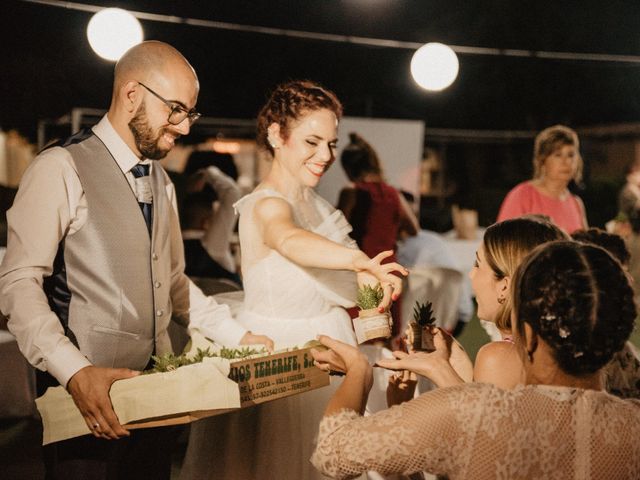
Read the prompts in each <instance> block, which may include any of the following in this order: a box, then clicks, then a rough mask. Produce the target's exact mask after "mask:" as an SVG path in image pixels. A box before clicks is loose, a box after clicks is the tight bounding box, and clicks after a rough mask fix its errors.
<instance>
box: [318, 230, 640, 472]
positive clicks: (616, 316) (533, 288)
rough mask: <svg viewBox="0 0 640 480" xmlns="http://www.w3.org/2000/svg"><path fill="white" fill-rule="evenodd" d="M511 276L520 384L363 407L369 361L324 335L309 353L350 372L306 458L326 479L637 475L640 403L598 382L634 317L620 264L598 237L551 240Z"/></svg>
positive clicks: (472, 387)
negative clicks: (370, 411) (370, 473)
mask: <svg viewBox="0 0 640 480" xmlns="http://www.w3.org/2000/svg"><path fill="white" fill-rule="evenodd" d="M513 283H514V286H513V288H512V301H513V312H514V322H513V334H514V337H515V339H516V344H517V345H519V346H520V351H521V355H522V361H523V362H524V366H525V383H526V385H524V386H520V387H517V388H515V389H513V390H502V389H500V388H497V387H496V386H494V385H491V384H483V383H473V384H465V385H459V386H454V387H449V388H440V389H437V390H434V391H431V392H429V393H426V394H424V395H422V396H420V397H418V398H416V399H413V400H410V401H408V402H405V403H402V404H401V405H397V406H395V407H392V408H390V409H389V410H386V411H383V412H379V413H377V414H375V415H372V416H369V417H361V413H362V408H363V405H364V403H365V402H366V398H367V395H368V392H369V389H370V387H371V376H372V372H371V367H370V366H369V364H368V363H367V361H366V358H364V356H363V355H362V354H361V353H360V352H359V351H358V350H356V349H354V348H352V347H351V346H349V345H346V344H344V343H342V342H339V341H337V340H333V339H330V338H327V337H321V339H320V341H321V342H322V343H323V344H325V345H326V346H328V347H329V348H331V350H330V351H327V352H315V353H314V357H315V359H316V362H317V363H318V364H319V365H320V366H321V367H322V368H329V367H331V368H332V369H334V370H336V369H340V370H342V371H345V372H346V376H345V379H344V381H343V383H342V385H341V386H340V388H339V389H338V391H337V392H336V394H335V395H334V396H333V398H332V399H331V401H330V402H329V405H328V406H327V409H326V411H325V417H324V419H323V420H322V423H321V425H320V435H319V438H318V445H317V448H316V451H315V452H314V455H313V457H312V462H313V463H314V465H315V466H316V467H317V468H318V469H320V470H321V471H322V472H323V473H325V474H326V475H329V476H332V477H334V478H351V477H352V476H354V475H357V474H359V473H360V472H362V471H366V470H376V471H378V472H380V473H382V474H391V473H403V474H410V473H414V472H419V471H428V472H432V473H437V474H443V475H447V476H448V478H451V479H458V478H460V479H463V478H465V479H466V478H473V479H479V480H483V479H494V478H509V479H512V478H513V479H516V478H519V479H525V478H576V479H577V478H579V479H590V478H606V479H629V478H640V444H639V443H638V441H637V439H638V436H639V435H640V402H639V401H637V400H623V399H620V398H617V397H614V396H612V395H609V394H608V393H606V392H604V391H603V385H602V376H601V370H602V367H604V366H605V365H606V364H607V362H609V361H610V360H611V358H612V356H613V355H614V354H615V353H616V352H617V351H619V350H620V349H621V348H622V346H623V345H624V342H625V341H626V340H627V338H628V337H629V334H630V333H631V331H632V329H633V326H634V322H635V317H636V308H635V304H634V302H633V292H632V290H631V287H630V286H629V282H628V280H627V276H626V274H625V272H624V271H623V270H622V268H621V267H620V263H619V262H618V261H616V260H615V259H613V257H612V256H611V255H610V254H609V253H608V252H606V251H605V250H603V249H602V248H600V247H596V246H593V245H586V244H581V243H578V242H573V241H555V242H550V243H547V244H544V245H542V246H539V247H537V248H536V249H535V250H534V251H533V252H532V253H531V254H530V255H529V256H528V257H527V259H525V260H524V262H523V263H522V264H521V265H520V266H519V267H518V270H517V272H516V274H515V277H514V281H513ZM436 343H437V350H436V352H435V353H434V354H436V355H439V356H440V357H441V359H440V361H441V362H442V363H443V364H447V363H449V351H448V347H447V344H446V342H445V341H444V339H443V337H442V336H441V335H437V336H436ZM450 370H451V374H452V375H455V372H454V371H453V368H450ZM453 452H455V454H453Z"/></svg>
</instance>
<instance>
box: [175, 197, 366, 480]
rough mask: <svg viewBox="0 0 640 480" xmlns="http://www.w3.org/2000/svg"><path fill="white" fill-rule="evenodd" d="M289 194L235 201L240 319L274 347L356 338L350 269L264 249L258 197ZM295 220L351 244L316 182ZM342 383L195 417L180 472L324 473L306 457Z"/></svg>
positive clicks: (223, 477) (189, 475) (223, 475)
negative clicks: (322, 337)
mask: <svg viewBox="0 0 640 480" xmlns="http://www.w3.org/2000/svg"><path fill="white" fill-rule="evenodd" d="M265 197H279V198H284V199H285V200H287V199H286V198H285V197H283V196H282V195H281V194H280V193H278V192H276V191H274V190H270V189H263V190H258V191H255V192H254V193H251V194H249V195H247V196H245V197H244V198H242V199H241V200H240V201H239V202H237V203H236V209H237V210H238V211H239V213H240V246H241V252H242V272H243V283H244V288H245V297H244V304H243V306H242V308H241V309H240V311H239V313H238V314H237V317H236V319H237V320H238V322H240V323H241V324H242V325H243V326H245V327H246V328H247V329H249V330H251V331H253V332H254V333H260V334H264V335H268V336H269V337H271V338H272V339H273V340H274V342H275V344H276V349H279V348H283V347H291V346H299V347H302V346H303V345H304V344H305V343H306V342H307V341H309V340H312V339H315V338H316V336H317V335H318V334H321V333H322V334H326V335H329V336H331V337H333V338H336V339H338V340H341V341H343V342H346V343H349V344H352V345H355V344H356V341H355V336H354V333H353V329H352V327H351V321H350V319H349V315H348V314H347V312H346V311H345V310H344V308H342V307H351V306H353V305H354V300H355V297H356V292H357V284H356V275H355V274H354V273H353V272H350V271H336V270H323V269H316V268H304V267H300V266H299V265H296V264H295V263H293V262H291V261H289V260H287V259H286V258H285V257H283V256H282V255H280V254H279V253H278V252H276V251H275V250H270V249H266V248H265V246H264V243H263V242H262V239H261V237H260V233H259V230H258V227H257V226H256V224H255V221H254V220H253V207H254V205H255V202H256V201H257V200H259V199H261V198H265ZM287 201H288V202H289V203H290V205H291V208H292V211H293V216H294V221H295V222H296V224H297V225H298V226H300V227H302V228H304V229H306V230H309V231H312V232H314V233H317V234H319V235H322V236H323V237H326V238H328V239H330V240H333V241H335V242H337V243H340V244H342V245H345V246H347V247H350V248H357V246H356V244H355V242H354V241H353V240H352V239H351V238H350V237H349V236H348V234H349V232H350V231H351V226H350V225H349V224H348V222H347V221H346V219H345V218H344V215H343V214H342V212H340V211H339V210H335V209H334V208H333V207H332V206H331V205H330V204H329V203H328V202H326V201H325V200H324V199H322V198H321V197H320V196H319V195H318V194H316V193H315V192H314V191H313V190H312V189H307V190H305V191H304V194H303V200H302V201H296V202H292V201H289V200H287ZM336 388H337V382H336V381H335V378H333V377H332V384H331V385H330V386H329V387H324V388H322V389H319V390H314V391H311V392H307V393H303V394H300V395H295V396H292V397H288V398H284V399H280V400H274V401H271V402H268V403H265V404H262V405H258V406H256V407H250V408H245V409H243V410H242V411H239V412H233V413H229V414H226V415H221V416H220V417H212V418H210V419H205V420H201V421H198V422H195V423H193V424H191V434H190V439H189V447H188V450H187V455H186V457H185V461H184V465H183V467H182V471H181V478H182V479H183V480H186V479H204V478H209V479H216V480H218V479H219V480H227V479H243V480H246V479H253V478H255V479H258V478H259V479H278V480H279V479H295V480H305V479H315V478H318V479H321V478H325V477H323V476H322V475H321V474H320V473H318V472H317V471H316V470H315V469H314V468H313V466H312V465H311V463H310V462H309V458H310V457H311V453H312V452H313V449H314V443H315V438H316V436H317V432H318V426H319V424H320V420H321V419H322V415H323V412H324V409H325V408H326V405H327V403H328V401H329V399H330V398H331V396H332V394H333V392H334V391H335V389H336Z"/></svg>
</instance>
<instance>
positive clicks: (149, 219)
mask: <svg viewBox="0 0 640 480" xmlns="http://www.w3.org/2000/svg"><path fill="white" fill-rule="evenodd" d="M131 173H133V176H134V177H136V178H140V177H148V176H149V165H145V164H143V163H138V164H137V165H135V166H134V167H133V168H132V169H131ZM138 205H140V210H142V215H144V221H145V223H146V224H147V230H149V236H151V226H152V224H153V204H151V203H145V202H138Z"/></svg>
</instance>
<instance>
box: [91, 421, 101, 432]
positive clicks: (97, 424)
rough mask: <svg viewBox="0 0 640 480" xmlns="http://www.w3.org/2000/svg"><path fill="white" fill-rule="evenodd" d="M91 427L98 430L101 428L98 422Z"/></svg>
mask: <svg viewBox="0 0 640 480" xmlns="http://www.w3.org/2000/svg"><path fill="white" fill-rule="evenodd" d="M91 428H93V429H94V430H97V429H98V428H100V424H99V423H98V422H96V423H94V424H93V425H91Z"/></svg>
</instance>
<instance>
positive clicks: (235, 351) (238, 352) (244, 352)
mask: <svg viewBox="0 0 640 480" xmlns="http://www.w3.org/2000/svg"><path fill="white" fill-rule="evenodd" d="M266 351H267V350H266V349H265V348H261V349H259V350H258V349H255V348H251V347H243V348H226V347H222V349H221V350H220V351H219V352H212V351H210V350H209V349H208V348H206V349H204V350H202V349H201V348H199V349H198V352H197V353H196V354H195V355H194V356H193V357H192V358H188V357H187V355H186V354H184V353H183V354H182V355H174V354H173V353H165V354H163V355H153V356H152V357H151V359H152V360H153V367H152V368H151V369H149V370H145V371H144V372H143V373H159V372H170V371H172V370H175V369H176V368H179V367H183V366H185V365H193V364H194V363H200V362H202V360H204V359H205V358H213V357H220V358H226V359H228V360H237V359H240V358H245V357H249V356H251V355H258V354H262V353H266Z"/></svg>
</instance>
